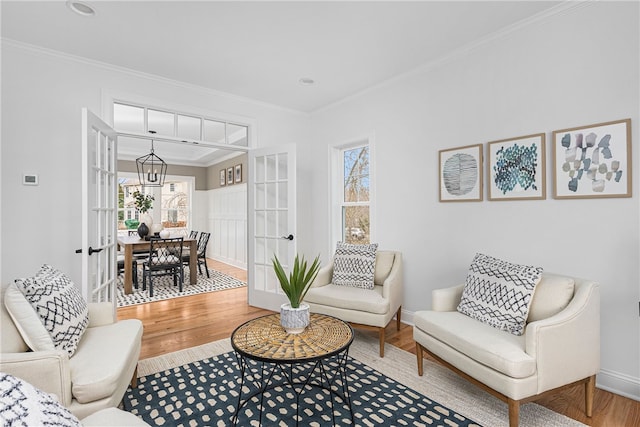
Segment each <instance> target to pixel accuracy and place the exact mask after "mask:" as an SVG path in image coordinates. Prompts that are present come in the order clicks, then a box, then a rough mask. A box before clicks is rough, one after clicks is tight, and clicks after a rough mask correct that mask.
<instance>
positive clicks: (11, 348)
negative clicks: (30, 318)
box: [0, 283, 42, 353]
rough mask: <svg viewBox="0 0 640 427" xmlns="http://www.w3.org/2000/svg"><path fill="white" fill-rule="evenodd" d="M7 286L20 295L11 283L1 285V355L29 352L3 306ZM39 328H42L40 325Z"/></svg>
mask: <svg viewBox="0 0 640 427" xmlns="http://www.w3.org/2000/svg"><path fill="white" fill-rule="evenodd" d="M9 286H13V288H14V291H15V292H18V293H19V294H20V291H19V290H18V289H16V287H15V285H14V284H13V283H11V284H10V285H9V284H5V283H3V284H2V288H1V289H0V326H1V327H2V332H0V348H1V349H2V352H3V353H23V352H25V351H27V350H29V346H28V345H27V343H26V342H25V341H24V338H22V334H21V333H20V330H19V329H18V327H17V326H16V324H15V322H14V321H13V318H12V317H11V314H10V313H9V310H8V309H7V307H6V305H5V294H6V291H7V289H8V288H9ZM20 297H21V298H22V300H23V301H25V300H24V297H23V296H22V294H20ZM25 302H26V301H25ZM29 308H31V307H29ZM34 315H35V312H34ZM38 323H40V321H38ZM40 327H42V324H41V325H40Z"/></svg>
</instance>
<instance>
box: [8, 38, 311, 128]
mask: <svg viewBox="0 0 640 427" xmlns="http://www.w3.org/2000/svg"><path fill="white" fill-rule="evenodd" d="M0 40H1V41H2V44H4V45H6V46H11V47H14V48H16V49H21V50H24V51H28V52H31V53H34V54H38V55H43V56H50V57H55V58H59V59H62V60H67V61H71V62H75V63H80V64H84V65H90V66H93V67H97V68H102V69H104V70H108V71H113V72H117V73H123V74H127V75H129V76H132V77H137V78H141V79H146V80H151V81H155V82H158V83H163V84H166V85H171V86H175V87H178V88H181V89H187V90H195V91H198V92H204V93H207V94H209V95H212V96H217V97H221V98H227V99H230V100H233V101H239V102H246V103H249V104H253V105H255V106H258V107H263V108H269V109H272V110H279V111H282V112H286V113H289V114H294V115H297V116H304V117H309V113H306V112H304V111H299V110H294V109H291V108H286V107H282V106H280V105H276V104H270V103H268V102H264V101H259V100H256V99H253V98H247V97H244V96H240V95H234V94H232V93H229V92H223V91H219V90H215V89H211V88H208V87H204V86H199V85H195V84H191V83H185V82H182V81H179V80H174V79H170V78H167V77H162V76H159V75H156V74H151V73H145V72H142V71H137V70H133V69H131V68H126V67H121V66H119V65H113V64H109V63H107V62H102V61H98V60H95V59H89V58H85V57H83V56H78V55H73V54H70V53H66V52H61V51H59V50H55V49H49V48H46V47H42V46H37V45H33V44H29V43H25V42H21V41H18V40H14V39H9V38H6V37H2V38H0Z"/></svg>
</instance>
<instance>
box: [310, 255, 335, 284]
mask: <svg viewBox="0 0 640 427" xmlns="http://www.w3.org/2000/svg"><path fill="white" fill-rule="evenodd" d="M332 278H333V260H331V262H330V263H329V264H328V265H325V266H324V267H322V268H320V270H318V275H317V276H316V278H315V280H314V281H313V283H311V287H312V288H317V287H320V286H327V285H328V284H329V283H331V279H332Z"/></svg>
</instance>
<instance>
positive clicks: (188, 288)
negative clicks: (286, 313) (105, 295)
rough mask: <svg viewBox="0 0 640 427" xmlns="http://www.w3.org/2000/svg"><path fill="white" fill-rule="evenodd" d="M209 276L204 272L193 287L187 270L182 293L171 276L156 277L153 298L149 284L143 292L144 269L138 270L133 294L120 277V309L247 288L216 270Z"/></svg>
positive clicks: (239, 281)
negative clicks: (136, 284)
mask: <svg viewBox="0 0 640 427" xmlns="http://www.w3.org/2000/svg"><path fill="white" fill-rule="evenodd" d="M209 276H210V278H207V275H206V273H204V271H203V274H198V281H197V283H196V284H195V285H191V284H189V269H188V268H186V269H185V271H184V284H183V285H182V292H180V290H179V288H178V286H173V278H171V277H170V276H160V277H155V278H154V279H153V298H151V297H149V286H148V283H147V289H146V290H144V291H143V290H142V269H138V289H136V288H135V286H134V287H133V293H132V294H128V295H125V293H124V287H123V283H122V276H120V277H119V279H118V287H117V298H118V307H126V306H129V305H136V304H144V303H147V302H153V301H162V300H166V299H170V298H178V297H184V296H188V295H195V294H201V293H205V292H215V291H222V290H225V289H233V288H239V287H241V286H247V284H246V283H245V282H243V281H241V280H238V279H236V278H234V277H231V276H229V275H227V274H224V273H221V272H219V271H216V270H212V269H209Z"/></svg>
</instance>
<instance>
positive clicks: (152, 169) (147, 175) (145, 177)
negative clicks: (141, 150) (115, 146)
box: [136, 131, 167, 187]
mask: <svg viewBox="0 0 640 427" xmlns="http://www.w3.org/2000/svg"><path fill="white" fill-rule="evenodd" d="M149 133H155V132H153V131H149ZM136 167H137V169H138V180H139V181H140V185H142V186H143V187H162V186H163V185H164V180H165V178H166V177H167V163H166V162H165V161H164V160H162V159H161V158H160V157H158V156H156V154H155V153H154V152H153V139H151V152H150V153H149V154H147V155H144V156H141V157H138V158H137V159H136Z"/></svg>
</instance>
